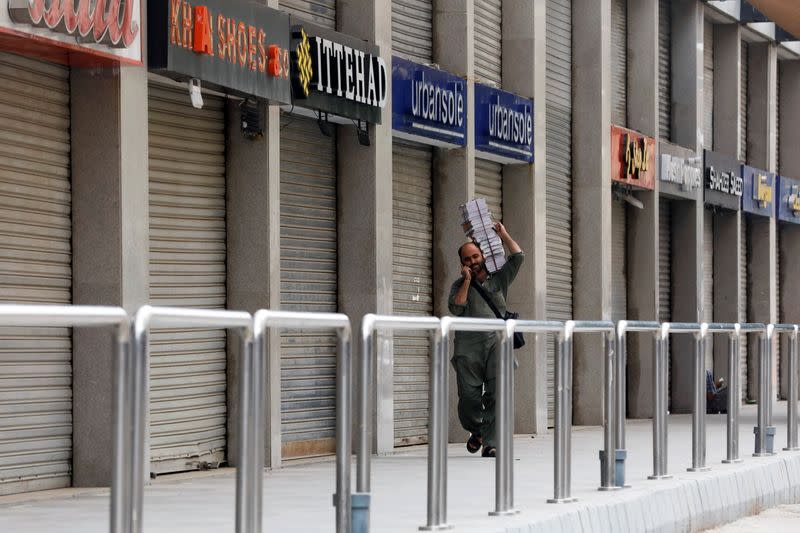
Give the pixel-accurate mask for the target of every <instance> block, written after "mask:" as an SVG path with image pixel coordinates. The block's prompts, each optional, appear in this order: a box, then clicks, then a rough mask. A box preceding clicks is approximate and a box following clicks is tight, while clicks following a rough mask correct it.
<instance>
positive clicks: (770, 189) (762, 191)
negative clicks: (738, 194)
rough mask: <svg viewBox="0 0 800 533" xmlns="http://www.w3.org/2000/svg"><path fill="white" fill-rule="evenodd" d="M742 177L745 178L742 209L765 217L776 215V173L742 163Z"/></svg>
mask: <svg viewBox="0 0 800 533" xmlns="http://www.w3.org/2000/svg"><path fill="white" fill-rule="evenodd" d="M742 179H743V180H744V193H743V194H742V210H744V211H746V212H748V213H753V214H756V215H762V216H765V217H774V216H775V174H773V173H772V172H767V171H766V170H759V169H757V168H753V167H749V166H747V165H742Z"/></svg>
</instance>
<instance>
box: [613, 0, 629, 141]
mask: <svg viewBox="0 0 800 533" xmlns="http://www.w3.org/2000/svg"><path fill="white" fill-rule="evenodd" d="M627 46H628V3H627V0H611V122H612V123H613V124H617V125H618V126H627V125H628V49H627Z"/></svg>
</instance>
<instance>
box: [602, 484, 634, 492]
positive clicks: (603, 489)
mask: <svg viewBox="0 0 800 533" xmlns="http://www.w3.org/2000/svg"><path fill="white" fill-rule="evenodd" d="M628 486H629V487H630V485H628ZM623 488H625V487H618V486H616V485H612V486H610V487H597V490H600V491H603V492H608V491H612V490H619V489H623Z"/></svg>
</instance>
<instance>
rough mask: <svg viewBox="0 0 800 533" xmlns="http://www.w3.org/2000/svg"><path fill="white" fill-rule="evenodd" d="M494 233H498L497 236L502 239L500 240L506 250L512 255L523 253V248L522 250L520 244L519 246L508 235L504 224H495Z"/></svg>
mask: <svg viewBox="0 0 800 533" xmlns="http://www.w3.org/2000/svg"><path fill="white" fill-rule="evenodd" d="M494 231H495V232H497V235H498V236H499V237H500V240H501V241H503V244H504V245H505V246H506V248H508V252H509V253H510V254H516V253H519V252H521V251H522V248H520V246H519V244H517V243H516V242H515V241H514V239H512V238H511V235H509V234H508V231H507V230H506V227H505V226H504V225H503V223H502V222H495V223H494Z"/></svg>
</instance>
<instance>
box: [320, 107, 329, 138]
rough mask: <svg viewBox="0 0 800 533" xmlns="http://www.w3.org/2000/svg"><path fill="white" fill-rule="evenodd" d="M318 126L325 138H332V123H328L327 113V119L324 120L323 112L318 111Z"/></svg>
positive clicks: (326, 115)
mask: <svg viewBox="0 0 800 533" xmlns="http://www.w3.org/2000/svg"><path fill="white" fill-rule="evenodd" d="M317 126H319V131H320V133H322V134H323V135H324V136H325V137H332V136H333V130H332V129H331V123H330V122H328V114H327V113H325V118H324V119H323V118H322V111H317Z"/></svg>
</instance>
